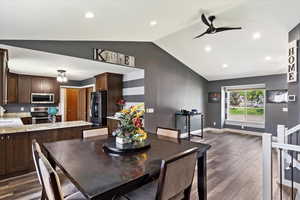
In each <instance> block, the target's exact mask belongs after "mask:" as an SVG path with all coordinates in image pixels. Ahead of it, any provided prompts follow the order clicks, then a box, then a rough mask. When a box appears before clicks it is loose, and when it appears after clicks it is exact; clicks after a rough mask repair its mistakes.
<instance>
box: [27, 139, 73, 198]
mask: <svg viewBox="0 0 300 200" xmlns="http://www.w3.org/2000/svg"><path fill="white" fill-rule="evenodd" d="M39 154H42V151H41V147H40V145H39V143H38V142H37V141H36V140H35V139H34V140H33V141H32V157H33V162H34V165H35V169H36V172H37V176H38V180H39V182H40V185H41V186H42V188H43V190H42V196H41V199H42V200H43V199H46V198H45V197H46V196H45V195H46V194H45V189H44V188H45V187H44V183H43V180H42V178H41V170H40V166H39V164H38V160H39V157H40V156H39ZM57 174H58V177H59V179H60V181H61V186H62V191H63V192H64V194H65V197H67V196H70V195H72V194H74V193H76V192H78V190H77V188H76V187H75V186H74V185H73V184H72V183H71V182H70V181H69V179H68V178H67V177H66V176H65V175H64V174H63V173H62V172H61V173H57Z"/></svg>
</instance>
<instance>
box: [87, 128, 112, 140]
mask: <svg viewBox="0 0 300 200" xmlns="http://www.w3.org/2000/svg"><path fill="white" fill-rule="evenodd" d="M103 135H108V128H97V129H90V130H84V131H83V138H91V137H96V136H103Z"/></svg>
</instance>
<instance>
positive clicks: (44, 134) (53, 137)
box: [29, 129, 57, 170]
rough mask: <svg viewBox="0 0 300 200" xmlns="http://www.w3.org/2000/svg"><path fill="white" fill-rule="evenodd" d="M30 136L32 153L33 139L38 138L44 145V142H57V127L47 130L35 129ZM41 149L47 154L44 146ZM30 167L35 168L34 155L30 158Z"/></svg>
mask: <svg viewBox="0 0 300 200" xmlns="http://www.w3.org/2000/svg"><path fill="white" fill-rule="evenodd" d="M29 138H30V144H29V150H30V153H31V155H32V147H31V145H32V141H33V140H36V141H37V142H38V143H39V144H40V145H42V144H43V143H47V142H55V141H57V129H54V130H45V131H34V132H31V133H30V134H29ZM41 149H42V152H43V153H44V155H46V152H45V151H44V149H43V148H41ZM29 169H30V170H34V169H35V166H34V162H33V158H32V156H30V158H29Z"/></svg>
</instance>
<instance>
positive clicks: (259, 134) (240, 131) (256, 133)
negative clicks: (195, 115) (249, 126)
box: [206, 127, 264, 137]
mask: <svg viewBox="0 0 300 200" xmlns="http://www.w3.org/2000/svg"><path fill="white" fill-rule="evenodd" d="M206 131H214V132H219V133H224V132H231V133H241V134H245V135H255V136H260V137H262V135H263V134H264V133H262V132H256V131H246V130H239V129H232V128H222V129H218V128H211V127H208V128H206Z"/></svg>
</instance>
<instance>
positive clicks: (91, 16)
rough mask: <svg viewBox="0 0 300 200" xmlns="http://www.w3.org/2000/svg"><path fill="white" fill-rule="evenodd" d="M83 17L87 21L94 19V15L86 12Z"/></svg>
mask: <svg viewBox="0 0 300 200" xmlns="http://www.w3.org/2000/svg"><path fill="white" fill-rule="evenodd" d="M84 16H85V18H87V19H92V18H94V17H95V15H94V13H92V12H86V13H85V15H84Z"/></svg>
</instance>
